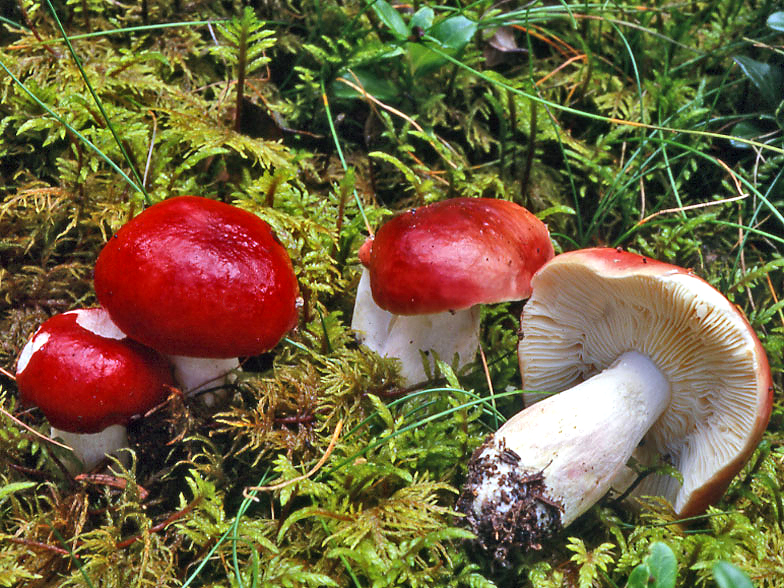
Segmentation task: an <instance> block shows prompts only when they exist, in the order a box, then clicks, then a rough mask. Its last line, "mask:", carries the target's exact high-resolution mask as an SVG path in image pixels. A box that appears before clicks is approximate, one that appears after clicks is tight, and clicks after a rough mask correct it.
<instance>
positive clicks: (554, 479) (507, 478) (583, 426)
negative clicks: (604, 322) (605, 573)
mask: <svg viewBox="0 0 784 588" xmlns="http://www.w3.org/2000/svg"><path fill="white" fill-rule="evenodd" d="M669 402H670V385H669V382H668V381H667V379H666V378H665V377H664V376H663V375H662V373H661V372H660V371H659V369H658V368H657V367H656V366H655V365H654V364H653V362H651V360H650V359H648V358H647V357H646V356H645V355H643V354H641V353H637V352H634V351H632V352H628V353H625V354H623V355H622V356H621V357H620V358H619V359H618V360H617V361H616V362H615V363H614V364H613V365H612V366H610V367H609V368H608V369H606V370H604V371H603V372H602V373H600V374H598V375H596V376H594V377H592V378H590V379H589V380H586V381H585V382H582V383H581V384H578V385H577V386H575V387H574V388H571V389H569V390H566V391H565V392H561V393H560V394H556V395H554V396H550V397H549V398H547V399H545V400H543V401H541V402H538V403H536V404H534V405H533V406H531V407H529V408H527V409H525V410H523V411H521V412H519V413H517V414H516V415H515V416H513V417H512V418H511V419H509V420H508V421H507V422H506V423H505V424H504V425H503V426H502V427H501V428H500V429H499V430H498V431H497V432H496V433H495V434H494V435H492V436H491V437H490V438H488V440H487V441H486V442H485V443H484V445H482V446H481V447H480V448H479V449H477V451H476V452H475V453H474V455H473V457H472V458H471V462H470V463H469V471H468V482H467V484H466V487H465V488H464V490H463V493H462V495H461V498H460V501H459V505H460V507H461V510H462V511H463V512H465V513H468V515H469V517H468V518H469V521H470V520H471V519H472V518H473V519H478V520H480V525H479V527H478V528H475V529H474V530H475V532H479V530H481V528H482V525H484V524H485V523H484V522H481V520H482V519H486V518H487V516H488V513H496V514H495V515H494V516H496V515H498V516H506V513H507V512H510V511H514V510H515V509H516V504H515V503H516V497H517V495H518V494H519V492H517V491H515V489H514V488H515V487H516V486H515V484H517V482H516V481H517V480H521V479H528V480H531V479H534V478H538V477H541V479H542V481H543V488H540V489H537V490H536V496H537V497H538V503H532V504H534V505H535V506H536V504H540V503H544V504H549V505H551V506H556V507H557V508H558V509H559V510H561V513H560V521H558V523H559V524H560V526H564V527H565V526H567V525H569V524H570V523H571V522H572V521H574V519H576V518H577V517H578V516H580V515H581V514H582V513H584V512H585V511H586V510H588V509H589V508H590V507H591V506H592V505H593V504H595V503H596V502H597V501H598V500H599V499H600V498H601V497H602V496H604V495H605V494H606V493H607V492H608V491H609V490H610V488H611V486H612V485H613V483H614V482H615V480H616V479H617V478H618V476H619V474H620V473H621V472H623V471H624V470H625V468H626V463H627V461H628V460H629V458H630V457H631V455H632V452H633V451H634V449H635V448H636V447H637V445H638V444H639V442H640V441H641V440H642V438H643V436H644V435H645V433H646V432H647V431H648V429H649V428H650V427H651V425H653V423H655V422H656V420H657V419H658V418H659V416H660V415H661V414H662V412H664V410H665V408H666V407H667V406H668V404H669ZM528 494H530V492H528ZM537 508H539V510H541V506H537ZM537 516H538V515H537ZM530 518H531V517H528V519H530ZM551 518H552V517H549V516H548V519H547V523H548V524H546V525H541V527H542V528H541V530H542V532H543V535H544V536H546V535H547V534H549V533H550V532H552V531H553V529H554V525H553V524H551ZM521 520H527V519H525V518H522V517H521ZM533 520H537V519H536V517H534V519H533ZM496 535H497V533H496ZM512 536H513V537H514V535H512ZM497 540H498V539H497V538H496V539H495V541H497ZM528 541H529V543H530V544H531V545H536V544H538V540H537V537H536V536H533V537H531V538H529V540H528ZM486 542H489V540H488V541H486Z"/></svg>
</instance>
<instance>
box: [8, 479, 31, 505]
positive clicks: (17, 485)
mask: <svg viewBox="0 0 784 588" xmlns="http://www.w3.org/2000/svg"><path fill="white" fill-rule="evenodd" d="M33 486H35V482H13V483H11V484H7V485H5V486H3V487H2V488H0V503H2V502H3V501H4V500H5V499H6V498H7V497H8V496H10V495H11V494H13V493H14V492H19V491H21V490H27V489H28V488H32V487H33Z"/></svg>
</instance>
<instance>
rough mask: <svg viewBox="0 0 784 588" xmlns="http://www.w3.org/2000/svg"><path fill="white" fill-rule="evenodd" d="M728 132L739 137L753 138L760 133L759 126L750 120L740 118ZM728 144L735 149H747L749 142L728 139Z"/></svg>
mask: <svg viewBox="0 0 784 588" xmlns="http://www.w3.org/2000/svg"><path fill="white" fill-rule="evenodd" d="M730 134H731V135H733V136H735V137H738V138H741V139H755V138H757V137H759V136H760V135H761V134H762V131H761V130H760V128H759V127H758V126H757V125H755V124H754V123H753V122H752V121H749V120H742V121H740V122H739V123H735V124H734V125H733V126H732V130H731V131H730ZM730 144H731V145H732V146H733V147H735V148H736V149H748V148H749V144H748V143H746V142H744V141H738V140H736V139H730Z"/></svg>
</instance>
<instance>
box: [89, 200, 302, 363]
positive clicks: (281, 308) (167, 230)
mask: <svg viewBox="0 0 784 588" xmlns="http://www.w3.org/2000/svg"><path fill="white" fill-rule="evenodd" d="M95 292H96V294H97V295H98V300H99V301H100V302H101V304H102V305H103V306H104V307H105V308H106V309H107V310H108V311H109V314H110V315H111V317H112V320H113V321H114V322H115V323H117V326H119V327H120V329H122V330H123V332H125V333H127V334H128V336H129V337H131V338H132V339H136V340H137V341H141V342H142V343H144V344H145V345H149V346H150V347H152V348H154V349H157V350H158V351H160V352H162V353H166V354H173V355H186V356H191V357H216V358H219V357H235V356H238V355H257V354H259V353H262V352H264V351H267V350H268V349H270V348H272V347H274V346H275V345H276V344H277V343H278V341H279V340H280V339H281V337H283V335H284V334H286V332H288V331H289V330H290V329H291V328H292V327H294V325H295V324H296V322H297V307H296V300H297V295H298V287H297V279H296V277H295V276H294V270H293V268H292V265H291V259H290V258H289V255H288V253H287V252H286V250H285V248H284V247H283V246H282V245H281V244H280V242H279V241H278V240H277V238H276V237H275V235H274V234H273V232H272V230H271V229H270V227H269V225H267V223H265V222H264V221H263V220H261V219H260V218H258V217H257V216H255V215H254V214H251V213H250V212H247V211H245V210H242V209H240V208H237V207H235V206H231V205H229V204H224V203H222V202H216V201H214V200H209V199H207V198H200V197H196V196H181V197H178V198H172V199H170V200H165V201H163V202H160V203H158V204H155V205H154V206H151V207H150V208H148V209H147V210H145V211H144V212H142V213H141V214H139V215H138V216H136V217H135V218H134V219H132V220H131V221H130V222H128V223H127V224H126V225H125V226H124V227H122V228H121V229H120V230H119V231H118V232H117V233H116V234H115V235H114V236H113V237H112V238H111V239H110V240H109V242H108V243H107V244H106V245H105V246H104V248H103V250H102V251H101V254H100V255H99V256H98V261H97V262H96V264H95Z"/></svg>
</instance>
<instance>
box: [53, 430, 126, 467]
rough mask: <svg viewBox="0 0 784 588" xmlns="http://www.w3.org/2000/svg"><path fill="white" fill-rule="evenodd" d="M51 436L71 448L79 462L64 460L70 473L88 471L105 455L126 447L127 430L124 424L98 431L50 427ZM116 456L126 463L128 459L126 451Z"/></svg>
mask: <svg viewBox="0 0 784 588" xmlns="http://www.w3.org/2000/svg"><path fill="white" fill-rule="evenodd" d="M52 437H53V438H55V437H59V438H60V439H62V440H63V442H64V443H65V444H66V445H68V446H69V447H70V448H71V449H73V452H74V456H75V457H76V459H77V460H78V461H79V462H81V467H78V466H77V465H76V464H74V462H73V461H71V460H68V461H67V462H66V466H67V467H68V469H69V471H71V472H72V473H76V472H78V471H90V470H91V469H93V468H94V467H95V466H97V465H98V464H99V463H101V461H103V459H104V458H105V457H106V456H107V455H111V454H114V453H115V452H117V450H118V449H123V448H124V447H128V432H127V429H126V427H125V426H124V425H111V426H109V427H106V428H105V429H104V430H103V431H100V432H98V433H71V432H69V431H63V430H61V429H56V428H54V427H52ZM117 457H119V459H120V461H121V462H123V463H124V464H126V465H127V463H128V461H129V460H128V455H127V453H125V452H123V453H120V454H119V455H118V456H117Z"/></svg>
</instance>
